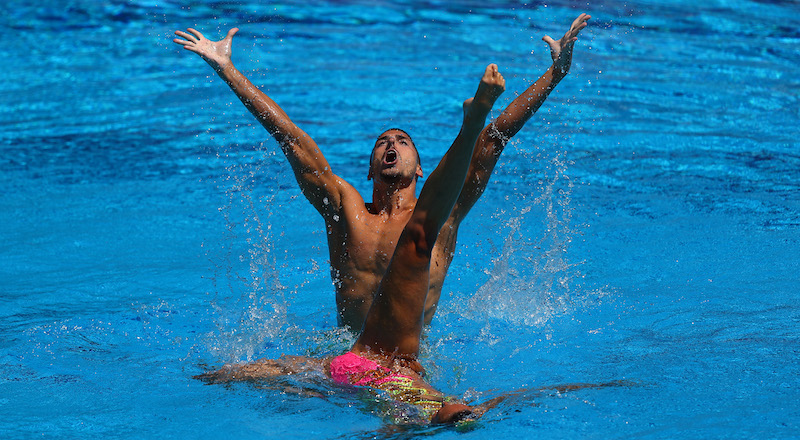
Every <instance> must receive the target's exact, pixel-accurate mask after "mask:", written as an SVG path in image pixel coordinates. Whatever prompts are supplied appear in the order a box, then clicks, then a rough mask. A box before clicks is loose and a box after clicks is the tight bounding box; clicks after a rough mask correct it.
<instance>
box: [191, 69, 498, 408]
mask: <svg viewBox="0 0 800 440" xmlns="http://www.w3.org/2000/svg"><path fill="white" fill-rule="evenodd" d="M503 90H505V80H504V79H503V76H502V75H501V74H500V72H498V70H497V66H496V65H494V64H490V65H489V66H487V67H486V71H485V72H484V74H483V77H482V78H481V81H480V84H479V85H478V90H477V91H476V92H475V97H474V98H470V99H468V100H466V101H464V122H463V125H462V127H461V131H460V132H459V134H458V136H456V139H455V140H454V141H453V144H452V145H451V146H450V149H448V151H447V153H445V155H444V157H442V160H441V161H440V162H439V165H438V166H437V167H436V169H434V170H433V172H432V173H431V175H430V177H429V178H428V180H427V182H426V183H425V185H424V186H423V188H422V191H421V192H420V196H419V199H418V200H416V203H415V204H414V206H413V207H412V210H411V212H410V216H409V218H408V220H407V221H406V224H405V226H404V227H403V229H402V230H401V232H400V236H399V237H398V238H397V245H396V246H395V249H394V253H393V255H392V256H391V257H390V259H389V262H388V267H387V269H386V273H385V275H384V276H383V278H382V279H381V281H380V282H379V284H378V289H377V291H376V293H375V298H374V300H373V301H372V304H371V306H370V308H369V310H368V311H367V316H366V320H365V322H364V326H363V329H362V331H361V334H360V335H359V337H358V339H357V340H356V342H355V344H353V346H352V348H351V349H350V351H351V352H353V353H355V354H357V355H360V356H363V357H365V358H368V359H371V360H373V361H375V362H377V363H378V364H379V365H381V366H382V367H384V368H388V369H392V370H393V371H394V372H396V373H399V374H402V375H405V376H407V377H409V378H411V379H412V381H413V384H414V387H416V388H425V389H427V390H429V391H430V393H431V394H430V396H429V397H430V398H431V399H438V401H440V402H441V403H442V406H441V408H440V409H439V410H438V411H437V412H436V413H435V414H434V415H433V416H432V417H431V420H430V422H432V423H453V422H455V421H457V420H463V419H464V418H466V417H474V416H475V414H476V411H477V410H473V408H471V407H469V406H467V405H465V404H463V403H456V402H451V401H447V402H446V401H445V396H444V395H443V394H442V393H441V392H439V391H437V390H435V389H434V388H433V387H432V386H431V385H429V384H428V383H427V382H425V380H423V379H422V375H421V374H422V371H423V370H422V366H421V365H420V364H419V362H418V361H417V356H418V355H419V343H420V338H421V336H422V327H423V318H424V312H425V297H426V295H427V294H428V284H429V278H430V270H431V256H432V255H433V248H434V246H435V244H436V239H437V237H438V235H439V231H440V230H441V229H442V226H443V225H444V222H445V221H446V220H447V218H448V217H449V216H450V212H451V210H452V208H453V205H454V204H455V202H456V199H457V198H458V195H459V194H460V193H461V189H462V186H463V185H464V178H465V177H466V174H467V169H468V167H469V164H470V158H471V157H472V154H473V151H474V147H475V141H476V139H477V137H478V135H479V134H480V132H481V129H482V128H483V125H484V123H485V122H486V116H487V115H488V114H489V111H490V110H491V109H492V106H493V105H494V102H495V101H496V100H497V98H498V97H499V96H500V94H501V93H502V92H503ZM389 137H391V138H396V137H398V135H396V134H392V135H390V136H389ZM379 142H382V141H379ZM384 145H386V146H385V147H383V146H381V149H382V150H385V151H384V152H378V153H376V156H382V157H383V159H381V160H380V164H381V166H380V167H378V168H376V169H375V170H374V171H375V172H376V174H381V175H383V174H386V175H395V174H399V175H401V176H403V175H404V174H403V172H402V171H403V170H402V169H400V170H399V171H398V170H395V168H396V167H395V166H394V165H395V164H396V162H397V160H396V159H397V158H395V157H393V156H394V155H395V154H391V155H390V156H392V158H391V159H387V154H388V153H387V152H388V151H391V150H392V149H393V148H395V146H394V145H393V144H392V142H385V144H384ZM396 154H397V155H398V156H399V153H396ZM375 163H377V161H376V162H375ZM409 174H410V173H409ZM396 178H397V179H398V180H399V179H401V178H402V177H396ZM408 178H411V179H413V175H409V176H408ZM329 363H330V360H329V359H311V358H302V357H293V358H283V359H278V360H260V361H258V362H255V363H251V364H247V365H244V366H237V367H233V368H232V367H224V368H222V369H221V370H219V371H217V372H213V373H207V374H205V375H201V376H200V377H199V378H201V379H203V380H207V381H210V382H224V381H230V380H257V379H259V378H270V377H275V376H280V375H282V374H291V372H292V371H293V370H295V369H296V370H298V371H301V370H302V369H304V368H314V366H315V365H322V366H323V368H324V370H325V371H326V373H327V374H328V375H330V371H329V370H330V369H329Z"/></svg>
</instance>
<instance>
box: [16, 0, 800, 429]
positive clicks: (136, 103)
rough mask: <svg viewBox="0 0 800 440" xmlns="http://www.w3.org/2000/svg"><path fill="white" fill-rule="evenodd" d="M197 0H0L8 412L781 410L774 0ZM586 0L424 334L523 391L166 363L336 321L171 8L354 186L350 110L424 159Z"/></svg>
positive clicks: (782, 25) (790, 36)
mask: <svg viewBox="0 0 800 440" xmlns="http://www.w3.org/2000/svg"><path fill="white" fill-rule="evenodd" d="M197 3H198V4H197V5H193V6H191V7H189V6H186V5H185V4H184V2H178V1H172V0H165V1H157V0H128V1H123V0H114V1H109V2H95V1H91V0H74V1H66V0H62V1H59V2H56V3H53V2H49V1H48V2H46V1H43V0H32V1H30V0H29V1H24V2H23V1H19V0H9V1H6V2H5V3H4V4H3V6H0V9H2V11H3V17H4V19H3V20H2V23H0V25H2V28H3V29H2V30H3V32H2V33H1V34H0V35H2V37H0V38H2V44H0V54H2V58H3V60H4V69H3V71H4V73H3V77H4V80H3V81H2V83H0V96H2V98H0V106H2V112H0V148H2V155H0V173H2V176H3V177H2V182H3V187H4V190H3V191H2V193H0V225H1V227H0V262H1V263H2V264H0V416H1V417H0V433H2V437H3V438H33V437H44V438H71V439H72V438H98V437H109V438H242V439H248V438H282V439H283V438H298V439H305V438H411V437H414V436H422V435H425V436H427V435H432V436H434V437H436V438H459V439H462V438H464V439H466V438H480V439H484V438H503V437H506V438H530V437H534V436H536V437H539V438H545V439H559V438H646V439H665V438H691V439H697V438H714V439H720V438H763V439H767V438H770V439H789V438H798V437H800V407H798V405H797V402H798V401H799V400H800V391H798V389H800V379H798V377H800V361H799V360H798V359H800V331H799V330H798V328H800V326H799V324H800V299H798V288H797V286H798V273H800V251H798V244H799V243H798V242H800V153H798V152H799V151H800V141H798V140H797V139H798V130H797V127H798V126H800V102H799V99H798V96H799V95H800V79H798V78H800V76H799V75H798V73H800V72H799V71H798V67H797V66H798V65H800V31H798V27H800V18H798V17H799V16H800V14H798V12H800V7H798V4H797V2H793V1H780V2H778V1H776V2H767V1H754V0H712V1H707V2H697V1H685V0H673V1H669V2H665V1H659V2H655V1H630V2H624V1H607V2H592V3H591V4H587V3H585V2H575V1H567V0H555V1H549V2H530V3H521V2H511V1H497V2H478V1H464V2H439V1H393V2H384V1H377V2H375V1H348V2H330V3H328V2H302V1H287V2H256V1H250V0H242V1H235V2H222V1H218V2H197ZM201 3H202V4H201ZM595 3H597V4H595ZM583 11H585V12H588V13H590V14H591V15H592V16H593V19H592V21H591V26H590V27H589V28H587V29H586V30H585V32H584V33H583V34H582V36H581V40H580V42H579V43H578V47H577V49H576V54H575V62H574V64H573V70H572V73H571V74H570V76H569V77H568V78H567V79H566V80H565V81H564V82H563V83H562V84H561V85H559V87H558V89H557V91H556V92H555V93H554V94H553V95H552V96H551V97H550V99H549V100H548V102H547V103H546V104H545V106H544V107H543V108H542V109H541V110H540V112H539V113H538V114H537V115H535V116H534V118H533V119H532V120H531V121H530V122H529V123H528V125H527V126H526V128H525V130H524V131H523V132H521V133H520V135H519V136H518V137H517V138H516V140H515V142H514V143H513V145H512V146H511V147H509V148H508V149H507V150H506V152H505V153H504V156H503V158H502V159H501V162H500V165H499V167H498V169H497V171H496V174H495V176H494V177H493V181H492V183H491V185H490V186H489V189H488V190H487V192H486V193H485V195H484V196H483V198H482V200H481V202H480V203H479V204H478V205H477V206H476V208H475V209H474V211H473V212H472V213H471V214H470V217H469V218H468V220H467V221H466V223H465V224H464V225H463V227H462V231H461V233H460V234H459V235H460V237H459V238H460V243H459V244H460V247H459V250H458V256H457V257H456V259H455V262H454V263H453V267H452V269H451V274H450V276H449V278H448V281H447V284H446V285H445V294H444V296H443V298H444V299H443V301H442V303H441V305H440V312H439V313H438V315H437V317H436V319H435V320H434V323H433V325H432V327H431V328H430V329H428V332H427V337H426V340H425V344H424V353H423V355H424V363H425V365H426V367H427V368H428V371H429V374H430V376H429V378H430V380H431V382H432V383H433V384H434V385H435V386H437V387H438V388H440V389H442V390H444V391H446V392H448V393H452V394H454V395H457V396H460V397H464V398H467V399H470V400H472V401H476V402H483V401H486V400H487V399H490V398H492V397H495V396H497V395H500V394H502V393H506V392H512V391H517V390H523V391H520V392H518V393H517V394H515V397H513V398H511V399H509V400H508V401H506V402H504V403H503V404H501V405H500V406H499V407H497V408H495V409H494V410H492V411H491V412H489V413H488V414H487V415H486V416H485V417H484V418H483V419H482V420H481V421H480V422H478V423H477V424H475V425H472V426H470V427H468V428H462V429H453V428H441V427H439V428H435V427H434V428H430V427H429V428H419V427H416V428H415V427H397V426H393V425H391V423H388V422H387V421H386V420H385V419H382V418H381V417H380V411H379V408H377V407H375V406H374V405H371V404H370V403H369V402H365V401H364V400H363V399H359V398H358V397H357V396H354V395H352V394H350V393H348V392H347V391H343V390H341V389H338V388H335V387H333V386H331V385H329V384H326V383H324V382H313V383H310V384H305V383H299V382H297V381H285V382H283V383H277V384H275V383H273V384H267V386H264V387H260V388H259V387H255V386H252V385H244V384H240V385H234V386H228V387H223V386H206V385H203V384H201V383H199V382H198V381H196V380H193V379H191V376H192V375H195V374H198V373H200V372H203V371H205V370H207V369H210V368H214V367H219V366H220V365H222V364H224V363H226V362H241V361H247V360H253V359H257V358H260V357H276V356H279V355H280V354H282V353H288V354H305V355H329V354H335V353H339V352H341V351H342V350H344V349H346V348H347V346H348V344H349V342H350V341H351V340H352V335H350V334H349V333H347V332H344V331H340V330H337V328H336V326H335V314H334V304H333V288H332V286H331V283H330V279H329V275H328V263H327V250H326V246H325V244H324V231H323V229H322V222H321V220H320V219H319V218H318V216H317V214H316V213H315V211H313V209H312V208H311V207H310V206H309V205H308V204H307V203H306V202H305V201H304V199H303V197H302V195H300V193H299V191H298V189H297V188H296V184H295V183H294V180H293V177H292V175H291V171H290V170H289V169H288V166H287V165H286V164H285V163H284V159H283V158H282V156H281V155H280V153H279V151H278V150H277V148H276V145H275V143H274V142H273V141H272V140H271V139H269V137H268V136H267V134H266V132H265V131H263V129H261V128H260V127H259V126H257V125H255V124H254V120H253V119H252V117H250V115H249V114H247V112H246V110H245V109H244V108H243V107H242V106H241V104H240V103H239V102H238V101H237V100H236V99H235V97H234V96H233V95H232V94H231V93H230V92H229V90H228V89H227V87H225V86H224V84H222V82H221V81H220V80H219V79H218V78H216V77H215V76H214V75H213V72H211V70H210V69H209V68H208V67H207V66H206V65H205V64H204V63H203V62H202V60H200V59H199V58H198V57H196V56H194V55H193V54H191V53H188V52H185V51H182V50H181V49H180V48H177V47H175V46H174V45H173V44H172V43H171V39H172V32H173V31H174V30H176V29H184V28H186V27H190V26H192V27H196V28H198V29H201V30H202V31H204V32H206V33H207V35H209V36H214V37H220V36H222V35H224V33H225V31H226V30H227V29H228V28H229V27H232V26H239V27H240V28H241V31H240V33H239V34H238V35H237V36H236V39H235V41H234V61H236V62H237V64H238V66H239V68H240V69H241V70H243V71H244V72H246V73H247V74H248V75H250V77H251V78H252V79H253V81H254V82H255V83H257V84H259V85H262V86H263V87H264V88H265V90H267V91H268V93H270V94H271V95H272V96H273V98H275V100H276V101H278V102H279V103H280V104H281V105H283V106H284V108H285V109H286V111H287V112H288V113H289V114H290V115H292V117H293V118H294V120H295V122H297V123H298V124H300V125H301V126H302V127H303V128H304V129H305V130H306V131H307V132H309V133H310V134H311V135H312V136H313V137H314V138H315V139H316V140H317V142H318V143H319V144H320V145H321V146H322V149H323V152H324V153H325V155H326V156H327V157H328V159H329V161H330V162H331V164H332V166H333V167H334V170H335V171H336V172H337V173H338V174H339V175H341V176H343V177H345V178H346V179H347V180H349V181H351V182H352V183H353V184H354V185H355V186H356V187H357V188H358V189H359V190H360V191H361V192H362V194H369V188H370V187H369V185H368V182H367V181H366V179H365V177H366V161H367V156H368V154H369V150H370V147H371V145H372V142H373V139H374V136H375V135H376V134H378V133H380V132H381V131H382V130H384V129H386V128H389V127H392V126H400V127H403V128H405V129H406V130H408V131H409V132H410V133H411V134H412V135H413V136H414V138H415V141H416V143H417V144H418V145H419V147H420V150H421V154H422V161H423V165H425V164H427V166H428V167H432V166H433V164H434V163H436V161H437V160H438V158H439V157H440V156H441V154H442V153H443V152H444V149H445V148H446V146H447V145H448V142H449V140H450V139H452V137H453V136H454V135H455V134H456V131H457V130H458V124H459V121H460V119H459V118H460V115H459V114H460V111H461V110H460V103H461V101H462V100H463V99H464V98H466V97H468V96H470V95H471V94H472V93H473V92H474V87H475V84H476V82H477V79H478V77H479V75H480V73H481V72H482V69H483V67H484V66H485V65H486V64H487V63H489V62H494V63H497V64H498V65H499V66H500V69H501V71H502V72H503V73H504V75H505V77H506V79H507V91H506V94H505V95H504V97H503V98H502V99H501V102H500V104H499V105H498V107H499V106H503V105H506V104H507V103H508V102H510V100H511V99H513V97H514V96H515V94H517V93H520V92H521V91H522V90H523V89H524V88H525V87H526V85H527V84H528V83H530V82H531V81H533V80H535V79H536V78H537V77H538V75H539V74H540V73H541V72H542V71H543V70H544V69H545V68H546V66H547V62H548V60H549V53H548V50H547V48H546V47H545V45H544V44H543V43H542V42H541V41H540V38H541V36H542V35H543V34H545V33H549V34H551V35H553V36H557V35H559V32H562V33H563V31H564V30H565V29H566V26H568V24H569V23H570V22H571V20H572V19H573V18H574V17H575V16H577V15H578V14H579V13H580V12H583ZM611 381H623V382H622V383H623V385H624V386H615V387H605V388H593V389H585V390H580V391H573V392H566V393H559V392H557V391H554V390H552V389H550V390H547V389H545V390H541V391H536V390H538V389H541V388H547V387H552V386H555V385H559V384H566V383H590V384H599V383H606V382H611ZM300 382H302V381H300ZM286 385H289V386H307V387H308V386H310V387H313V388H314V389H315V390H316V391H319V392H321V393H323V394H324V395H326V398H312V397H304V396H300V395H297V394H296V393H291V392H285V391H283V390H282V388H283V387H285V386H286Z"/></svg>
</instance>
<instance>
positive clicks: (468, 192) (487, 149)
mask: <svg viewBox="0 0 800 440" xmlns="http://www.w3.org/2000/svg"><path fill="white" fill-rule="evenodd" d="M590 18H591V16H589V15H587V14H581V15H580V16H579V17H578V18H576V19H575V21H573V22H572V25H571V26H570V28H569V30H568V31H567V32H566V34H564V36H563V37H561V39H560V40H558V41H555V40H553V39H552V38H550V37H549V36H547V35H545V36H544V37H543V38H542V40H544V41H545V42H546V43H547V44H548V45H549V46H550V54H551V56H552V58H553V64H552V65H551V66H550V68H548V69H547V71H546V72H544V74H543V75H542V76H541V77H540V78H539V79H538V80H537V81H536V82H535V83H533V84H532V85H531V86H530V87H528V89H527V90H525V92H524V93H522V94H521V95H519V96H518V97H517V98H516V99H514V101H512V102H511V104H510V105H509V106H508V107H507V108H506V109H505V110H504V111H503V112H502V113H501V114H500V116H498V117H497V119H495V120H494V121H492V123H491V124H489V125H488V126H486V127H485V128H484V129H483V131H482V132H481V134H480V136H479V137H478V141H477V144H476V146H475V152H474V154H473V156H472V162H471V163H470V169H469V171H468V173H467V179H466V181H465V183H464V189H463V190H462V192H461V196H460V197H459V199H458V201H457V202H456V207H455V208H454V209H453V220H454V222H455V224H456V226H457V224H458V223H459V222H460V221H461V220H462V219H463V218H464V217H465V216H466V215H467V213H468V212H469V210H470V209H471V208H472V206H473V205H474V204H475V202H476V201H478V198H480V196H481V194H483V191H484V190H485V189H486V185H487V183H488V182H489V177H490V176H491V174H492V171H493V170H494V167H495V165H496V164H497V160H498V159H499V158H500V154H501V153H502V152H503V149H504V148H505V146H506V144H507V143H508V141H509V140H511V138H512V137H514V135H516V134H517V132H519V131H520V129H522V127H523V126H524V125H525V123H526V122H527V121H528V120H529V119H530V118H531V116H533V114H534V113H536V111H537V110H538V109H539V107H541V105H542V104H543V103H544V101H545V100H546V99H547V97H548V96H549V95H550V92H552V91H553V89H555V87H556V85H558V83H559V82H560V81H561V80H562V79H563V78H564V77H565V76H566V75H567V73H568V72H569V69H570V66H571V65H572V50H573V48H574V46H575V41H577V39H578V33H580V31H581V30H582V29H583V28H585V27H586V22H587V21H588V20H589V19H590Z"/></svg>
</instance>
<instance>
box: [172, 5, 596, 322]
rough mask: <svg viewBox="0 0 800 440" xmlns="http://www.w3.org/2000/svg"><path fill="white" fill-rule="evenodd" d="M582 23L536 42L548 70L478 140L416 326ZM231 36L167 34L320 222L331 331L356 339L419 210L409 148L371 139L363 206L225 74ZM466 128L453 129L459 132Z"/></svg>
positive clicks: (312, 148)
mask: <svg viewBox="0 0 800 440" xmlns="http://www.w3.org/2000/svg"><path fill="white" fill-rule="evenodd" d="M590 18H591V17H590V16H589V15H587V14H581V15H580V16H579V17H578V18H576V19H575V20H574V21H573V22H572V25H571V26H570V28H569V30H568V31H567V32H566V34H564V36H563V37H562V38H561V39H559V40H553V39H552V38H550V37H549V36H545V37H543V40H544V41H545V42H546V43H547V44H548V45H549V46H550V52H551V57H552V60H553V64H552V65H551V66H550V67H549V68H548V69H547V70H546V71H545V72H544V74H542V76H541V77H540V78H539V79H538V80H537V81H536V82H535V83H533V84H532V85H531V86H529V87H528V89H527V90H525V92H524V93H522V94H520V95H519V96H518V97H517V98H516V99H514V100H513V101H512V102H511V104H510V105H509V106H508V107H507V108H506V109H505V110H504V111H503V112H502V113H501V114H500V115H499V116H498V117H497V118H496V119H495V120H494V121H492V122H491V123H490V124H489V125H487V126H486V127H485V128H483V129H482V131H480V133H479V134H478V135H477V141H476V144H475V148H474V151H473V152H472V156H471V159H470V164H469V168H468V170H467V174H466V178H465V180H464V186H463V189H462V191H461V193H460V195H458V198H457V200H456V201H455V205H454V206H453V209H452V210H451V211H450V212H448V216H447V218H446V219H445V221H444V223H443V228H442V229H441V231H440V232H439V233H438V238H437V240H436V242H435V244H434V245H433V247H432V249H431V261H432V264H431V267H430V268H429V271H430V278H429V279H430V280H429V282H428V286H427V292H426V295H423V298H425V307H424V323H425V324H430V322H431V320H432V319H433V315H434V313H435V312H436V306H437V304H438V302H439V298H440V296H441V292H442V285H443V283H444V278H445V276H446V274H447V271H448V269H449V267H450V263H451V262H452V260H453V256H454V253H455V245H456V237H457V235H458V228H459V226H460V224H461V222H462V220H463V219H464V217H465V216H466V215H467V213H468V212H469V211H470V209H471V208H472V206H473V205H474V204H475V202H477V200H478V198H480V196H481V194H483V191H484V189H485V188H486V185H487V183H488V182H489V177H490V176H491V173H492V171H493V169H494V167H495V164H496V163H497V160H498V159H499V157H500V154H501V153H502V152H503V149H504V148H505V146H506V144H508V142H509V140H510V139H511V138H512V137H513V136H514V135H516V134H517V132H519V130H520V129H522V127H523V126H524V125H525V123H526V122H527V121H528V120H529V119H530V117H531V116H532V115H533V114H534V113H535V112H536V111H537V110H538V109H539V107H540V106H541V105H542V104H543V103H544V101H545V100H546V99H547V97H548V95H549V94H550V92H551V91H552V90H553V89H554V88H555V87H556V85H557V84H558V83H559V82H560V81H561V80H562V79H563V78H564V77H565V76H566V75H567V73H568V72H569V69H570V66H571V64H572V51H573V48H574V45H575V41H576V40H577V36H578V33H579V32H580V31H581V30H582V29H583V28H585V27H586V22H587V21H588V20H589V19H590ZM237 31H238V29H237V28H233V29H231V30H230V31H228V34H227V36H226V37H225V38H224V39H222V40H220V41H210V40H208V39H206V38H205V37H203V35H202V34H201V33H200V32H198V31H197V30H195V29H191V28H190V29H188V32H183V31H177V32H175V34H176V35H178V36H179V37H181V38H176V39H174V40H173V41H174V42H175V43H176V44H179V45H181V46H183V47H184V48H185V49H186V50H189V51H191V52H194V53H196V54H198V55H200V56H201V57H202V58H203V59H204V60H205V61H206V62H207V63H208V64H209V65H210V66H211V67H212V68H213V69H214V70H215V71H216V72H217V74H219V76H220V77H221V78H222V79H223V80H224V81H225V82H226V83H227V84H228V85H229V86H230V88H231V90H233V92H234V93H235V94H236V96H238V97H239V99H240V100H241V101H242V103H243V104H244V105H245V107H247V109H248V110H250V112H251V113H252V114H253V116H255V118H256V119H257V120H258V121H259V122H260V123H261V125H263V126H264V128H265V129H266V130H267V131H268V132H269V133H270V134H271V135H272V136H273V137H274V138H275V140H276V141H277V142H278V144H279V145H280V147H281V150H282V151H283V153H284V154H285V155H286V158H287V160H288V161H289V164H290V165H291V167H292V170H293V171H294V174H295V178H296V179H297V183H298V184H299V186H300V189H301V191H302V192H303V194H304V195H305V196H306V198H307V199H308V200H309V202H311V204H312V205H313V206H314V208H316V210H317V211H318V212H319V213H320V214H321V215H322V218H323V219H324V221H325V227H326V229H327V231H328V252H329V254H330V262H331V274H332V278H333V284H334V286H335V290H336V306H337V310H338V321H339V324H340V325H342V326H347V327H349V328H350V329H351V330H353V331H358V330H360V329H362V327H363V326H364V322H365V319H366V317H367V312H368V311H369V310H370V307H371V305H372V302H373V298H375V297H376V292H377V291H378V290H379V289H380V284H381V281H382V280H383V279H384V276H385V275H386V274H387V270H388V267H389V263H390V260H391V258H390V257H391V256H392V255H393V253H394V251H395V247H396V246H397V244H398V243H399V240H400V236H401V233H402V232H403V230H404V228H405V226H406V225H407V224H408V222H409V220H410V219H411V218H412V213H413V212H414V208H415V206H416V205H417V204H418V203H419V201H418V200H417V198H416V183H417V178H418V177H421V176H422V166H421V164H420V161H419V153H418V152H417V149H416V145H415V144H414V142H413V141H412V140H411V137H410V136H409V135H408V134H407V133H406V132H404V131H402V130H399V129H390V130H387V131H386V132H384V133H382V134H381V135H380V136H378V139H377V140H376V142H375V145H374V146H373V149H372V154H371V155H370V163H369V171H368V173H367V178H368V179H372V181H373V187H372V201H371V202H369V203H367V202H365V201H364V199H363V198H362V197H361V195H360V194H359V193H358V191H356V189H355V188H354V187H353V186H352V185H350V184H349V183H347V182H346V181H345V180H344V179H342V178H341V177H339V176H338V175H336V174H334V173H333V171H332V170H331V168H330V165H329V164H328V161H327V160H326V159H325V157H324V156H323V154H322V152H321V151H320V149H319V147H318V146H317V144H316V143H315V142H314V140H313V139H311V137H310V136H309V135H308V134H307V133H305V132H304V131H303V130H301V129H300V128H299V127H298V126H297V125H295V124H294V123H293V122H292V120H291V119H289V116H287V114H286V113H285V112H284V111H283V110H282V109H281V108H280V107H279V106H278V105H277V104H276V103H275V102H274V101H273V100H272V99H270V97H269V96H267V95H266V94H264V93H263V92H262V91H261V90H259V89H258V88H257V87H255V86H254V85H253V84H252V83H251V82H250V81H249V80H248V79H247V78H246V77H245V76H244V75H243V74H242V73H241V72H240V71H239V70H237V69H236V67H234V65H233V62H232V61H231V42H232V40H233V36H234V35H235V34H236V32H237ZM464 122H465V123H466V122H467V118H465V120H464ZM465 129H466V128H465V127H462V132H463V131H464V130H465Z"/></svg>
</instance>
